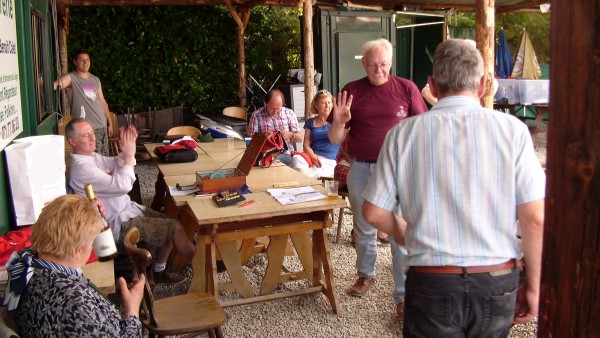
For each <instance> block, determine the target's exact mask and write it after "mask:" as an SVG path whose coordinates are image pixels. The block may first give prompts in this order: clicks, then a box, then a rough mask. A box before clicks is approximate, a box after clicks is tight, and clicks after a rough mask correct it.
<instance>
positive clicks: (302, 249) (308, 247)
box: [290, 231, 313, 280]
mask: <svg viewBox="0 0 600 338" xmlns="http://www.w3.org/2000/svg"><path fill="white" fill-rule="evenodd" d="M290 237H291V238H292V243H294V248H296V253H297V254H298V258H299V259H300V262H301V263H302V267H304V273H305V274H306V279H308V280H310V276H311V273H312V270H313V257H312V242H311V241H310V238H309V237H308V232H306V231H302V232H294V233H291V234H290Z"/></svg>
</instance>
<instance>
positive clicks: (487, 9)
mask: <svg viewBox="0 0 600 338" xmlns="http://www.w3.org/2000/svg"><path fill="white" fill-rule="evenodd" d="M494 2H495V0H477V12H476V20H477V21H476V23H475V33H476V37H477V49H479V50H480V51H481V55H482V57H483V70H484V74H485V78H486V87H487V90H486V95H485V96H484V97H483V98H481V105H482V106H484V107H486V108H492V107H493V106H494V96H493V95H491V93H490V92H491V91H490V89H491V88H492V83H493V81H494V25H495V21H494Z"/></svg>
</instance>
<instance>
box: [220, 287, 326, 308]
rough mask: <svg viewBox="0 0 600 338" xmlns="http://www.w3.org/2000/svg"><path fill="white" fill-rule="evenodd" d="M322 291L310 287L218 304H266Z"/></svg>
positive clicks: (225, 305) (226, 305) (223, 305)
mask: <svg viewBox="0 0 600 338" xmlns="http://www.w3.org/2000/svg"><path fill="white" fill-rule="evenodd" d="M322 291H323V287H322V286H317V287H312V288H306V289H300V290H293V291H288V292H278V293H272V294H270V295H264V296H256V297H252V298H246V299H237V300H231V301H225V302H220V303H221V306H222V307H229V306H238V305H245V304H254V303H260V302H268V301H271V300H276V299H283V298H289V297H296V296H303V295H309V294H313V293H318V292H322Z"/></svg>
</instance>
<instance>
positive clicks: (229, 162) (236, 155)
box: [144, 138, 246, 176]
mask: <svg viewBox="0 0 600 338" xmlns="http://www.w3.org/2000/svg"><path fill="white" fill-rule="evenodd" d="M161 145H162V143H146V144H144V147H145V148H146V150H147V151H148V153H150V155H151V157H152V160H153V161H154V162H155V163H156V165H157V166H158V169H159V170H160V172H161V173H162V174H163V175H164V176H176V175H182V174H195V173H196V171H204V170H214V169H217V168H219V167H221V166H223V165H224V167H226V168H235V167H237V165H238V163H239V162H240V160H241V159H242V156H243V155H244V152H245V151H246V142H244V140H238V139H235V141H234V146H233V148H232V149H229V146H228V144H227V139H225V138H223V139H215V142H209V143H198V148H196V152H197V153H198V159H197V160H196V161H194V162H188V163H163V162H161V161H160V160H159V159H158V157H157V156H156V155H155V154H154V148H156V147H158V146H161Z"/></svg>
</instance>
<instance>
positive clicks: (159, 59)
mask: <svg viewBox="0 0 600 338" xmlns="http://www.w3.org/2000/svg"><path fill="white" fill-rule="evenodd" d="M298 15H299V9H286V8H269V7H256V8H254V9H253V10H252V12H251V15H250V22H249V24H248V27H247V29H246V39H245V44H246V73H247V74H252V75H253V76H254V77H255V78H257V79H259V78H260V79H273V80H274V79H275V78H276V77H277V75H278V74H285V73H286V72H287V70H288V69H289V68H293V67H296V68H297V67H298V66H299V65H298V64H290V63H289V62H290V61H294V60H296V62H297V59H298V58H297V54H299V50H300V41H299V40H300V37H299V30H300V21H299V19H298ZM67 45H68V52H69V55H70V54H71V53H72V52H73V51H74V50H76V49H78V48H86V49H87V50H88V51H89V52H90V54H91V55H90V57H91V62H92V67H91V70H90V71H91V72H92V73H93V74H95V75H97V76H98V77H100V79H101V80H102V89H103V92H104V95H105V97H106V100H107V102H108V104H109V107H110V109H111V110H112V111H115V112H126V110H127V108H128V107H132V108H134V109H135V110H136V111H145V110H147V109H148V107H158V108H165V107H172V106H177V105H184V106H191V107H193V108H194V110H195V111H206V110H218V109H221V108H223V107H225V106H229V105H238V104H239V96H238V66H237V60H238V55H237V37H236V23H235V21H234V20H233V18H232V17H231V15H230V14H229V12H228V10H227V8H226V7H224V6H148V7H127V6H125V7H72V10H71V23H70V32H69V36H68V42H67ZM294 55H296V57H294ZM69 64H71V62H70V60H69ZM71 66H72V65H71Z"/></svg>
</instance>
